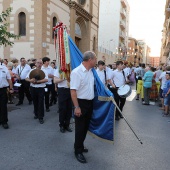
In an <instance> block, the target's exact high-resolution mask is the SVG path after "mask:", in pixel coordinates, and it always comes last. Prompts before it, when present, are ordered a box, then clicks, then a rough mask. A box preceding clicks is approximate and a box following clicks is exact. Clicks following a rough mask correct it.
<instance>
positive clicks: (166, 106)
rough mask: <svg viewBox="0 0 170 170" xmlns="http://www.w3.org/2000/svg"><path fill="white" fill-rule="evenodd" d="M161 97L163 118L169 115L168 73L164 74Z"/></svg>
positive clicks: (169, 82) (169, 76)
mask: <svg viewBox="0 0 170 170" xmlns="http://www.w3.org/2000/svg"><path fill="white" fill-rule="evenodd" d="M163 97H164V106H165V111H164V112H163V115H164V116H167V115H169V112H168V110H169V104H170V73H168V72H167V73H166V82H165V87H164V89H163Z"/></svg>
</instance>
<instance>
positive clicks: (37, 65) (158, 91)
mask: <svg viewBox="0 0 170 170" xmlns="http://www.w3.org/2000/svg"><path fill="white" fill-rule="evenodd" d="M96 63H97V57H96V54H95V53H93V52H91V51H87V52H85V53H84V56H83V62H82V63H81V64H80V66H78V67H77V68H76V69H74V70H72V72H71V75H70V78H68V79H63V78H61V76H60V71H59V69H58V68H57V67H56V61H55V60H53V61H51V62H50V58H48V57H44V58H42V59H35V58H33V59H29V60H27V61H26V59H25V58H20V60H19V61H18V60H17V59H12V60H11V61H10V62H9V61H8V60H7V59H4V60H1V59H0V98H1V100H0V124H1V125H2V127H3V128H4V129H8V128H9V125H8V116H7V103H8V104H14V100H13V97H14V95H13V94H14V93H17V94H18V102H17V103H15V104H16V106H20V105H23V101H24V96H26V97H27V100H28V104H29V105H32V104H33V108H34V119H38V120H39V123H40V124H43V123H44V112H45V111H46V112H50V106H52V105H53V104H56V103H57V101H58V108H59V110H58V112H59V127H60V132H61V133H65V131H68V132H72V129H71V128H70V126H69V125H70V119H71V117H72V113H74V118H75V143H74V149H75V156H76V158H77V160H78V161H79V162H81V163H86V159H85V157H84V155H83V153H84V152H88V149H87V148H85V146H84V140H85V138H86V134H87V131H88V127H89V123H90V119H91V115H92V113H93V98H94V84H95V82H94V75H93V73H92V68H95V67H96ZM35 70H36V72H37V73H38V74H39V75H38V77H31V74H32V71H35ZM96 72H97V74H98V77H99V78H100V80H101V82H102V83H103V85H104V87H105V88H107V89H109V90H110V91H111V92H112V93H113V95H114V99H115V102H116V104H117V106H118V107H119V108H120V110H121V111H123V107H124V105H125V103H126V97H122V96H120V95H119V94H118V89H119V88H120V87H121V86H123V85H125V84H129V85H135V84H136V92H137V96H136V100H139V99H140V98H141V100H142V104H143V105H149V104H150V100H154V101H158V100H159V99H161V104H162V105H161V106H162V107H161V109H162V110H163V115H164V116H168V115H169V102H170V66H161V67H158V68H153V67H150V66H146V67H145V64H139V66H137V67H134V66H133V65H132V64H131V63H128V62H123V61H117V62H115V63H113V64H112V65H108V66H106V65H105V62H104V61H98V63H97V67H96ZM42 75H44V76H42ZM36 76H37V75H36ZM41 76H42V78H40V77H41ZM2 108H3V109H2ZM44 108H45V109H44ZM122 118H123V115H122V114H121V113H120V111H119V110H118V109H117V108H116V111H115V120H116V121H119V119H122Z"/></svg>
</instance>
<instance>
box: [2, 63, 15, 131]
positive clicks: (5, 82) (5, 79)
mask: <svg viewBox="0 0 170 170" xmlns="http://www.w3.org/2000/svg"><path fill="white" fill-rule="evenodd" d="M8 87H9V92H10V93H13V84H12V81H11V76H10V73H9V71H8V69H7V67H6V66H3V65H1V64H0V125H1V124H2V127H3V128H4V129H8V128H9V126H8V123H7V122H8V113H7V102H8V96H7V88H8Z"/></svg>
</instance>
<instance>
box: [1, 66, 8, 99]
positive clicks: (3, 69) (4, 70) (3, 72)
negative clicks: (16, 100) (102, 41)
mask: <svg viewBox="0 0 170 170" xmlns="http://www.w3.org/2000/svg"><path fill="white" fill-rule="evenodd" d="M7 80H11V76H10V73H9V71H8V69H7V67H6V66H3V65H0V88H3V87H8V86H9V83H8V81H7ZM1 100H2V99H1Z"/></svg>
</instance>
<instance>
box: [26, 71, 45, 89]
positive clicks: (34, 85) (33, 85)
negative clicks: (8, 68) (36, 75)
mask: <svg viewBox="0 0 170 170" xmlns="http://www.w3.org/2000/svg"><path fill="white" fill-rule="evenodd" d="M34 69H35V68H34ZM34 69H31V70H30V72H29V73H28V74H27V76H26V78H30V73H31V71H33V70H34ZM41 70H42V69H41ZM42 71H43V72H44V73H45V79H47V80H48V74H47V72H46V71H44V70H42ZM30 86H31V87H35V88H39V87H46V83H41V84H33V83H31V84H30Z"/></svg>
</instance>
